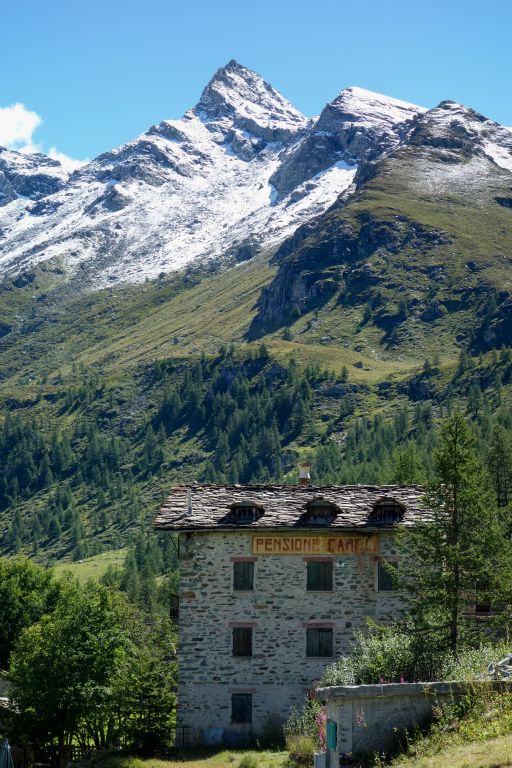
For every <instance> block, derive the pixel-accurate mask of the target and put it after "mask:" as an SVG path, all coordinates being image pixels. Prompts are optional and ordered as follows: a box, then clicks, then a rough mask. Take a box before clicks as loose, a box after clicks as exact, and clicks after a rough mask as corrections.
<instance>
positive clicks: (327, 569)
mask: <svg viewBox="0 0 512 768" xmlns="http://www.w3.org/2000/svg"><path fill="white" fill-rule="evenodd" d="M307 569H308V576H307V587H306V588H307V589H309V590H312V591H314V592H332V562H321V561H317V560H309V561H308V564H307Z"/></svg>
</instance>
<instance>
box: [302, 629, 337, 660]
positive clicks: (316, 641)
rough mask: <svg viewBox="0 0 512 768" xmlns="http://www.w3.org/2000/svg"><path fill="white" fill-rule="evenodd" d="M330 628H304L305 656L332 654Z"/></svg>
mask: <svg viewBox="0 0 512 768" xmlns="http://www.w3.org/2000/svg"><path fill="white" fill-rule="evenodd" d="M332 655H333V633H332V629H323V628H321V629H319V628H316V627H309V628H308V629H307V630H306V656H332Z"/></svg>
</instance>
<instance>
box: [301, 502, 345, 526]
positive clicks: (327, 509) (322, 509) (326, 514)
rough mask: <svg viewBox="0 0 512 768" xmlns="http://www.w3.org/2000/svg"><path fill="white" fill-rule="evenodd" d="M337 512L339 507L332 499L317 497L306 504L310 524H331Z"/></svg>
mask: <svg viewBox="0 0 512 768" xmlns="http://www.w3.org/2000/svg"><path fill="white" fill-rule="evenodd" d="M337 512H338V508H337V507H336V506H335V505H334V504H332V503H331V502H330V501H326V500H325V499H322V498H316V499H313V500H312V501H310V502H308V504H307V506H306V520H307V522H308V523H309V524H310V525H330V524H331V523H332V521H333V520H334V518H335V517H336V513H337Z"/></svg>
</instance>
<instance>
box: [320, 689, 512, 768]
mask: <svg viewBox="0 0 512 768" xmlns="http://www.w3.org/2000/svg"><path fill="white" fill-rule="evenodd" d="M475 685H478V683H474V682H473V683H471V684H469V683H457V682H437V683H402V684H400V683H398V684H396V683H391V684H386V685H354V686H336V687H332V688H320V689H318V690H317V696H318V698H319V699H321V700H323V701H325V702H326V705H327V718H328V720H330V721H332V722H334V723H336V726H337V728H336V746H335V747H334V746H333V745H331V746H333V748H332V749H328V764H329V766H330V768H338V766H339V765H340V761H343V758H344V756H346V755H351V756H364V755H368V754H371V753H373V752H386V751H388V750H390V749H392V748H394V747H395V746H396V744H397V742H398V740H399V739H400V738H401V737H402V736H404V734H405V733H406V731H409V732H411V731H413V730H414V728H415V727H417V726H423V725H425V723H427V722H428V721H429V720H431V719H432V714H433V709H434V707H435V706H437V705H439V704H442V703H443V702H446V701H452V700H455V701H456V700H457V699H459V698H461V697H462V696H464V695H466V694H467V692H468V689H469V688H474V686H475ZM481 685H483V686H485V687H486V688H488V686H492V687H493V689H494V690H498V691H501V690H507V688H506V686H507V683H502V682H499V681H497V682H486V683H481ZM328 746H329V745H328Z"/></svg>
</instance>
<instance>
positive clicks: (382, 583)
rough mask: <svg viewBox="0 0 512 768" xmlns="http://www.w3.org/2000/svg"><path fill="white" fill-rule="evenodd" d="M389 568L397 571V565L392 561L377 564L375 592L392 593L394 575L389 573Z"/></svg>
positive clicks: (381, 561)
mask: <svg viewBox="0 0 512 768" xmlns="http://www.w3.org/2000/svg"><path fill="white" fill-rule="evenodd" d="M389 566H391V567H392V568H394V569H395V571H397V570H398V563H396V562H394V561H393V560H387V561H386V562H384V561H383V560H379V561H378V563H377V590H378V591H379V592H393V591H394V589H395V584H394V574H393V573H391V572H390V571H389Z"/></svg>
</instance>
